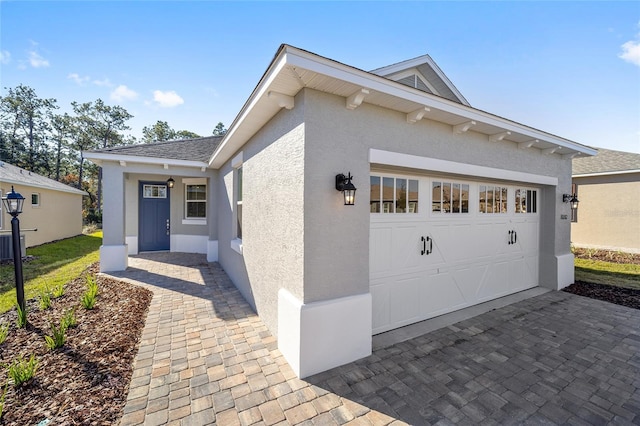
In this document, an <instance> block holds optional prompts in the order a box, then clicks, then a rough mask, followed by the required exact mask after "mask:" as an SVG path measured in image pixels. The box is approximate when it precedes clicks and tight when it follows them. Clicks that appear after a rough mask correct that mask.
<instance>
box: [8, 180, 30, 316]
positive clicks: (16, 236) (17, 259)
mask: <svg viewBox="0 0 640 426" xmlns="http://www.w3.org/2000/svg"><path fill="white" fill-rule="evenodd" d="M2 201H3V202H4V206H5V208H6V209H7V213H9V214H10V215H11V217H12V219H11V236H12V237H13V267H14V269H15V273H16V294H17V295H18V305H19V306H20V309H22V310H23V311H24V309H25V302H24V281H23V279H22V251H21V250H20V221H19V220H18V215H19V214H20V213H22V204H23V203H24V197H23V196H22V195H20V193H18V192H16V191H15V190H14V189H13V186H11V192H9V193H8V194H7V196H6V197H2Z"/></svg>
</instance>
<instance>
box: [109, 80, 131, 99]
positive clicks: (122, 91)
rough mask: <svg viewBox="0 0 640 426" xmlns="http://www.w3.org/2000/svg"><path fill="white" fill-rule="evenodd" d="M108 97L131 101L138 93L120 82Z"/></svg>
mask: <svg viewBox="0 0 640 426" xmlns="http://www.w3.org/2000/svg"><path fill="white" fill-rule="evenodd" d="M110 97H111V100H114V101H117V102H122V101H132V100H134V99H136V98H137V97H138V94H137V93H136V92H135V91H133V90H131V89H129V88H128V87H127V86H125V85H124V84H121V85H120V86H118V87H116V89H115V90H114V91H113V92H111V96H110Z"/></svg>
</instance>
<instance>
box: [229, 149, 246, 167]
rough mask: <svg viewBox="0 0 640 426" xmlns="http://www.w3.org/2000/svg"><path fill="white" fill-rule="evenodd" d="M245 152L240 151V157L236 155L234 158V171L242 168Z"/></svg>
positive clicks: (232, 161) (232, 165) (232, 162)
mask: <svg viewBox="0 0 640 426" xmlns="http://www.w3.org/2000/svg"><path fill="white" fill-rule="evenodd" d="M243 152H244V151H240V152H239V153H238V155H236V156H235V157H233V160H231V168H233V169H237V168H238V167H240V166H242V163H243V162H244V161H243V159H242V157H243V154H242V153H243Z"/></svg>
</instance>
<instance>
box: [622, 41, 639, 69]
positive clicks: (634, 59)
mask: <svg viewBox="0 0 640 426" xmlns="http://www.w3.org/2000/svg"><path fill="white" fill-rule="evenodd" d="M621 47H622V53H621V54H620V58H621V59H624V60H625V61H627V62H631V63H632V64H634V65H637V66H639V67H640V41H634V40H630V41H628V42H626V43H624V44H623V45H622V46H621Z"/></svg>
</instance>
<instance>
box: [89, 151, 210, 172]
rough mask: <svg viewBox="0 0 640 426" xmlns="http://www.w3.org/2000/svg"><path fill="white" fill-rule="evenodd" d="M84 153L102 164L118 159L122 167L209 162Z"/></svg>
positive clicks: (205, 165) (165, 166) (194, 165)
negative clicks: (128, 164) (129, 165)
mask: <svg viewBox="0 0 640 426" xmlns="http://www.w3.org/2000/svg"><path fill="white" fill-rule="evenodd" d="M83 155H84V158H86V159H88V160H91V161H93V162H94V163H96V164H98V165H100V164H102V162H103V161H117V162H119V163H120V165H121V166H122V167H126V166H127V163H131V164H157V165H160V166H162V167H163V168H164V169H168V168H169V166H174V167H176V166H180V167H198V168H203V167H205V168H206V167H207V163H205V162H204V161H193V160H171V159H167V158H157V157H143V156H139V155H123V154H112V153H107V152H85V153H84V154H83ZM203 171H204V170H203Z"/></svg>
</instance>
